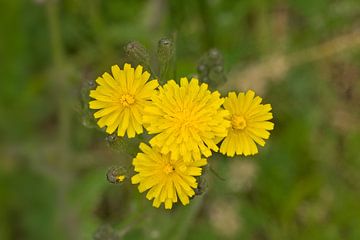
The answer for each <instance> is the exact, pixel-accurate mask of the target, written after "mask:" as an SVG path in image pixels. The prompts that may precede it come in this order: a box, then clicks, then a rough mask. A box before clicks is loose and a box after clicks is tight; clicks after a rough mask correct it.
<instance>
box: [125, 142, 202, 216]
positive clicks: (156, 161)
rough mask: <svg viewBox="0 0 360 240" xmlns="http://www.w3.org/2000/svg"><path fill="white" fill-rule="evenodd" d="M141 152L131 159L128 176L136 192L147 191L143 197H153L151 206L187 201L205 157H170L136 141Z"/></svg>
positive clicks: (184, 203)
mask: <svg viewBox="0 0 360 240" xmlns="http://www.w3.org/2000/svg"><path fill="white" fill-rule="evenodd" d="M140 149H141V150H142V152H140V153H138V154H137V156H136V158H134V160H133V165H134V166H135V171H136V172H138V173H137V174H136V175H135V176H133V177H132V178H131V182H132V183H133V184H139V186H138V189H139V192H141V193H142V192H144V191H146V190H149V191H148V193H147V194H146V198H147V199H149V200H152V199H154V201H153V206H154V207H157V208H158V207H159V206H160V205H161V203H164V205H165V208H166V209H171V208H172V205H173V203H176V202H177V201H178V198H179V199H180V201H181V203H182V204H183V205H187V204H188V203H189V197H192V196H194V195H195V192H194V189H195V188H197V185H198V184H197V182H196V178H195V176H200V175H201V170H202V169H201V166H204V165H206V164H207V161H206V159H200V160H195V161H191V162H184V161H183V159H181V158H179V159H178V160H173V159H171V158H170V156H169V154H166V155H164V154H162V153H160V152H159V149H158V148H156V147H153V148H151V147H150V146H148V145H146V144H144V143H140Z"/></svg>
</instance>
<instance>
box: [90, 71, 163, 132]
mask: <svg viewBox="0 0 360 240" xmlns="http://www.w3.org/2000/svg"><path fill="white" fill-rule="evenodd" d="M111 71H112V75H113V76H111V75H110V74H109V73H107V72H106V73H104V74H103V75H102V77H99V78H97V79H96V82H97V84H98V86H97V87H96V89H95V90H91V91H90V97H92V98H94V99H95V100H93V101H90V102H89V106H90V108H91V109H97V110H98V111H97V112H95V113H94V117H95V118H98V119H99V120H98V122H97V123H98V125H99V127H100V128H103V127H105V126H106V127H107V128H106V132H107V133H109V134H111V133H113V132H115V130H116V129H117V135H118V136H124V135H125V132H126V131H127V135H128V137H129V138H132V137H134V136H135V132H136V133H138V134H139V133H142V132H143V127H142V115H143V109H144V107H145V106H146V105H148V104H149V100H150V98H151V96H152V95H153V94H154V93H155V90H154V89H155V88H156V87H157V86H158V85H159V84H158V82H157V80H152V81H149V82H148V79H149V77H150V74H149V73H148V72H146V71H145V72H143V67H142V66H140V65H139V66H137V67H136V69H134V68H132V67H131V65H130V64H125V65H124V70H121V69H120V68H119V66H118V65H114V66H112V67H111Z"/></svg>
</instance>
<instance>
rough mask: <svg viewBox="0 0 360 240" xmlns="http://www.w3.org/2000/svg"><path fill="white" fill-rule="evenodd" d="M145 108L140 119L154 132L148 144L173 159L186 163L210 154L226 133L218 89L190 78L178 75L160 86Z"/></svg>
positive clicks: (223, 112)
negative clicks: (177, 78)
mask: <svg viewBox="0 0 360 240" xmlns="http://www.w3.org/2000/svg"><path fill="white" fill-rule="evenodd" d="M151 100H152V103H151V104H150V105H148V106H146V107H145V109H144V117H143V122H144V126H145V128H146V129H147V130H148V132H149V134H156V136H154V137H153V138H152V139H151V140H150V144H151V145H152V146H154V147H158V148H159V149H160V152H161V153H162V154H168V153H169V152H170V153H171V158H172V159H175V160H177V159H179V158H182V159H184V161H186V162H188V161H191V160H192V159H194V160H200V159H201V155H202V154H203V155H204V156H205V157H209V156H211V150H213V151H218V146H217V145H216V144H217V143H218V142H219V141H221V139H222V138H224V137H225V136H226V135H227V129H228V127H229V126H230V121H229V120H226V119H225V117H227V116H228V115H229V112H228V111H227V110H224V109H222V108H221V105H222V104H223V102H224V99H223V98H220V93H219V92H218V91H215V92H210V91H209V90H208V85H207V84H205V83H203V84H201V85H199V81H198V80H197V79H195V78H192V79H191V81H190V82H189V81H188V79H187V78H181V80H180V85H178V84H177V83H176V82H175V81H174V80H170V81H168V82H167V83H166V84H165V85H164V86H163V87H159V92H158V94H155V95H153V96H152V98H151Z"/></svg>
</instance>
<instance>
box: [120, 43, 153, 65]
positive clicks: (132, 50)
mask: <svg viewBox="0 0 360 240" xmlns="http://www.w3.org/2000/svg"><path fill="white" fill-rule="evenodd" d="M124 51H125V54H126V56H127V57H128V58H129V60H130V61H132V62H134V63H135V64H141V65H143V66H144V67H146V68H148V67H149V66H150V55H149V53H148V52H147V50H146V48H145V47H144V45H142V44H141V43H139V42H137V41H133V42H129V43H128V44H126V46H125V47H124Z"/></svg>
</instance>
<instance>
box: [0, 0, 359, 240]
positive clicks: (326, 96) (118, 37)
mask: <svg viewBox="0 0 360 240" xmlns="http://www.w3.org/2000/svg"><path fill="white" fill-rule="evenodd" d="M0 9H1V10H0V13H1V14H0V76H1V87H0V136H1V137H0V150H1V155H0V239H2V240H7V239H36V240H41V239H54V240H57V239H70V240H72V239H76V240H77V239H253V240H266V239H327V240H328V239H354V240H356V239H360V174H359V171H360V154H359V149H360V3H359V1H358V0H317V1H311V0H293V1H291V0H269V1H266V0H253V1H251V0H248V1H235V0H234V1H220V0H199V1H171V0H150V1H138V0H137V1H118V0H106V1H100V0H90V1H81V0H63V1H61V0H57V1H56V0H32V1H30V0H23V1H20V0H18V1H17V0H16V1H1V3H0ZM174 35H176V47H177V49H176V54H177V56H176V68H177V70H176V72H177V75H178V76H181V75H189V74H194V73H196V72H197V64H198V62H199V59H200V58H201V56H203V54H204V53H206V52H207V51H208V50H209V49H211V48H214V47H216V48H217V49H219V50H220V51H221V52H222V54H223V59H224V64H225V67H224V69H225V72H226V75H227V80H226V81H225V80H224V81H223V83H221V84H220V88H221V91H222V92H226V91H227V90H230V89H231V90H237V91H240V90H241V91H244V90H247V89H254V90H255V91H256V92H257V94H259V95H261V96H263V97H264V99H265V102H266V103H271V104H272V106H273V114H274V117H275V118H274V122H275V129H274V131H272V134H271V137H270V140H269V141H267V144H266V147H265V148H262V149H261V151H260V154H258V155H257V156H255V157H249V158H242V157H239V158H229V159H226V158H222V159H214V160H211V161H210V164H211V167H212V168H213V169H214V170H215V171H216V172H217V175H219V177H217V176H216V174H213V173H212V172H211V171H208V172H207V173H206V180H207V185H208V187H207V189H206V193H205V194H203V195H201V196H197V197H195V198H194V199H193V200H192V201H191V204H190V205H189V206H186V207H183V206H178V207H175V208H174V209H173V210H172V211H171V212H169V211H165V210H163V209H154V208H152V207H151V202H150V201H147V200H146V199H145V195H144V194H139V193H138V191H137V189H136V187H135V186H132V185H131V184H130V182H129V181H128V179H127V181H126V182H125V183H123V184H116V185H113V184H110V183H109V182H107V181H106V176H105V175H106V172H107V169H108V168H109V167H110V166H113V165H120V166H122V165H124V166H127V165H128V164H129V163H130V161H131V157H130V156H128V155H126V154H124V153H122V152H121V151H120V152H119V151H116V148H115V149H114V148H109V146H108V145H109V144H107V142H106V140H105V138H106V134H105V133H103V132H101V131H99V130H98V129H96V128H88V127H89V126H90V127H91V126H92V125H91V122H89V120H88V118H87V117H88V115H89V112H86V111H84V103H83V102H81V96H82V95H81V94H83V95H84V91H85V92H86V87H87V86H88V84H89V81H91V80H94V79H95V78H96V77H97V76H98V75H100V74H102V73H103V72H105V71H109V70H110V66H111V65H113V64H116V63H119V64H121V63H123V61H124V59H125V57H126V56H125V53H124V50H123V46H124V45H126V44H127V43H128V42H129V41H132V40H137V41H139V42H141V43H142V44H144V45H145V46H146V47H147V48H148V50H149V52H150V53H151V54H152V56H156V47H157V44H158V40H159V39H160V38H162V37H169V36H174ZM152 60H153V62H154V64H155V69H156V61H155V60H156V58H155V57H153V58H152ZM84 89H85V90H84ZM85 95H86V94H85ZM86 126H87V127H86ZM219 158H220V157H219Z"/></svg>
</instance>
